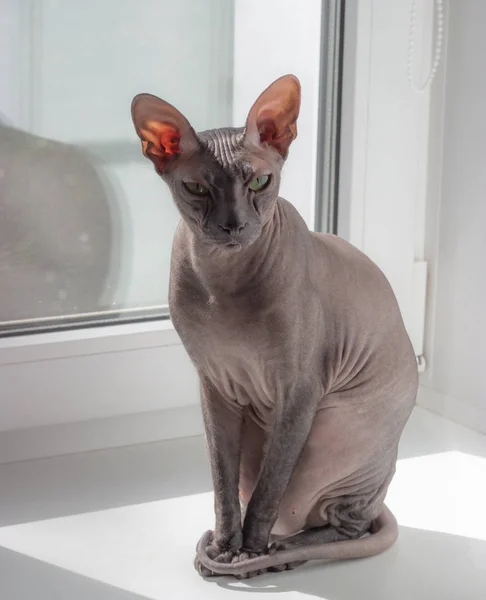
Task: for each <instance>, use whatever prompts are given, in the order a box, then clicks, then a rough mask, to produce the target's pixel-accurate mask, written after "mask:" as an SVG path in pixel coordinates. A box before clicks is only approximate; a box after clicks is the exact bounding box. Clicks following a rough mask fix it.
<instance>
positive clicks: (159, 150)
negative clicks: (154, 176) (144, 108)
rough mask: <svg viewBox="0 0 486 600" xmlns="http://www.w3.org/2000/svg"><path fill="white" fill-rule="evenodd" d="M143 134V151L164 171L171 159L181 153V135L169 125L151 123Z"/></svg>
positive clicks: (142, 131)
mask: <svg viewBox="0 0 486 600" xmlns="http://www.w3.org/2000/svg"><path fill="white" fill-rule="evenodd" d="M147 125H148V127H147V128H146V129H143V130H141V133H142V151H143V153H144V155H145V156H146V157H147V158H150V160H151V161H152V162H153V163H154V164H155V166H156V167H157V169H158V170H159V171H162V170H163V169H164V167H165V166H166V163H167V161H168V160H170V159H174V158H176V157H177V156H178V155H179V154H180V153H181V147H180V142H181V133H180V131H179V129H178V128H176V127H174V126H173V125H171V124H168V123H158V122H153V121H152V122H149V123H148V124H147Z"/></svg>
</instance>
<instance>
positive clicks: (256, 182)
mask: <svg viewBox="0 0 486 600" xmlns="http://www.w3.org/2000/svg"><path fill="white" fill-rule="evenodd" d="M269 181H270V176H269V175H260V177H255V179H252V180H251V181H250V190H253V191H254V192H259V191H260V190H263V188H264V187H266V185H267V184H268V182H269Z"/></svg>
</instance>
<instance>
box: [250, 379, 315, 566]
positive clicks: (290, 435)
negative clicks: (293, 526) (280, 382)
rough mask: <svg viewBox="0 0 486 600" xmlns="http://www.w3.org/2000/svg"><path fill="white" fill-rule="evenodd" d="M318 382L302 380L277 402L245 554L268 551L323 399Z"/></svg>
mask: <svg viewBox="0 0 486 600" xmlns="http://www.w3.org/2000/svg"><path fill="white" fill-rule="evenodd" d="M320 390H321V387H320V386H319V384H318V382H316V381H314V380H310V379H305V380H303V379H301V380H300V381H297V382H296V383H293V384H291V385H289V386H287V388H286V389H285V391H284V392H283V394H282V397H281V398H278V399H277V407H276V414H275V422H274V427H273V431H272V435H271V437H270V442H269V445H268V448H267V452H266V454H265V458H264V460H263V466H262V470H261V472H260V477H259V479H258V483H257V486H256V488H255V491H254V493H253V495H252V497H251V500H250V502H249V504H248V508H247V511H246V515H245V521H244V526H243V549H244V551H245V552H249V553H252V554H253V553H256V554H262V553H266V552H267V551H268V541H269V537H270V532H271V530H272V527H273V525H274V524H275V521H276V520H277V516H278V509H279V505H280V502H281V500H282V498H283V495H284V493H285V491H286V489H287V487H288V485H289V482H290V479H291V477H292V473H293V472H294V469H295V467H296V465H297V462H298V460H299V458H300V455H301V453H302V450H303V448H304V444H305V442H306V440H307V438H308V435H309V432H310V429H311V426H312V422H313V419H314V416H315V412H316V408H317V405H318V402H319V400H320V393H321V392H320Z"/></svg>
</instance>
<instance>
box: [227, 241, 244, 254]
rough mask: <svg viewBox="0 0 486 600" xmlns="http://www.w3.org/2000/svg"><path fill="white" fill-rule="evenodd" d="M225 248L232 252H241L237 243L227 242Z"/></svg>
mask: <svg viewBox="0 0 486 600" xmlns="http://www.w3.org/2000/svg"><path fill="white" fill-rule="evenodd" d="M225 246H226V248H228V250H232V251H233V252H235V251H237V250H241V244H240V243H239V242H228V243H227V244H225Z"/></svg>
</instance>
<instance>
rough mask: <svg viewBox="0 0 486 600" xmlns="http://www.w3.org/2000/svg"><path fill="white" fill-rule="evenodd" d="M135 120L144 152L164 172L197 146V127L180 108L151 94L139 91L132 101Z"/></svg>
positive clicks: (157, 168)
mask: <svg viewBox="0 0 486 600" xmlns="http://www.w3.org/2000/svg"><path fill="white" fill-rule="evenodd" d="M132 119H133V124H134V125H135V130H136V132H137V135H138V137H139V138H140V139H141V140H142V152H143V154H144V156H146V157H147V158H149V159H150V160H151V161H152V162H153V163H154V165H155V169H156V170H157V172H158V173H163V172H164V171H166V170H167V168H168V167H169V165H170V164H171V163H172V162H173V161H174V160H175V159H176V158H178V157H179V156H180V155H181V154H187V153H190V152H192V151H194V150H196V149H197V148H198V141H197V137H196V134H195V132H194V129H193V128H192V127H191V125H190V123H189V121H188V120H187V119H186V118H185V117H184V115H183V114H182V113H180V112H179V111H178V110H177V108H175V107H174V106H172V104H169V103H168V102H165V100H161V99H160V98H157V96H152V95H151V94H139V95H138V96H135V98H134V99H133V101H132Z"/></svg>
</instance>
